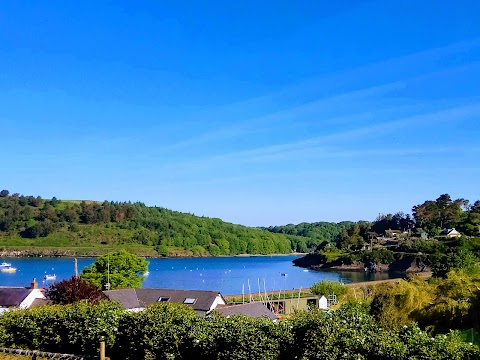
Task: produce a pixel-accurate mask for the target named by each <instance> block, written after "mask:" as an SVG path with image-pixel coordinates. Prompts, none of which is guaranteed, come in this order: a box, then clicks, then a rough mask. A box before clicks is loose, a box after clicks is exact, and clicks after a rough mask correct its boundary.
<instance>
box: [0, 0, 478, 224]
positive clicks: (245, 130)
mask: <svg viewBox="0 0 480 360" xmlns="http://www.w3.org/2000/svg"><path fill="white" fill-rule="evenodd" d="M479 24H480V2H478V1H476V0H474V1H468V0H465V1H449V0H446V1H433V0H431V1H428V0H426V1H410V0H406V1H401V2H391V1H386V0H385V1H383V0H382V1H329V2H327V1H278V0H276V1H261V2H258V1H256V2H254V1H237V2H232V1H206V2H203V1H202V2H199V1H176V2H173V1H171V2H166V1H153V0H151V1H134V2H133V1H83V2H65V1H21V2H20V1H8V0H7V1H2V2H1V4H0V126H1V127H0V128H1V130H2V136H1V140H0V151H1V153H2V155H3V156H2V161H1V164H0V186H1V187H2V188H5V189H9V190H10V191H11V192H20V193H22V194H27V195H30V194H32V195H41V196H42V197H52V196H56V197H58V198H60V199H93V200H105V199H107V200H118V201H128V200H132V201H136V200H138V201H142V202H145V203H146V204H148V205H158V206H164V207H167V208H170V209H173V210H178V211H185V212H190V213H194V214H196V215H205V216H211V217H219V218H221V219H224V220H226V221H231V222H235V223H241V224H245V225H253V226H264V225H280V224H287V223H299V222H303V221H308V222H312V221H341V220H359V219H366V220H373V219H374V218H375V217H376V216H377V215H378V214H379V213H389V212H396V211H405V212H409V211H410V209H411V207H412V206H413V205H415V204H418V203H421V202H423V201H424V200H427V199H435V198H436V197H438V196H439V195H440V194H443V193H449V194H451V195H452V197H453V198H458V197H463V198H467V199H470V200H477V199H480V189H479V187H478V179H479V178H480V165H479V160H478V159H479V155H480V143H479V141H478V139H479V137H480V25H479Z"/></svg>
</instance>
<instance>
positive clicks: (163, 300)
mask: <svg viewBox="0 0 480 360" xmlns="http://www.w3.org/2000/svg"><path fill="white" fill-rule="evenodd" d="M168 300H170V298H169V297H161V296H160V297H159V298H158V300H157V302H166V301H168Z"/></svg>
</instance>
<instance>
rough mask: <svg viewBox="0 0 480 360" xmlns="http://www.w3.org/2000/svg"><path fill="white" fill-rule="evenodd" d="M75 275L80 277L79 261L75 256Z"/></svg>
mask: <svg viewBox="0 0 480 360" xmlns="http://www.w3.org/2000/svg"><path fill="white" fill-rule="evenodd" d="M75 277H76V278H78V262H77V258H75Z"/></svg>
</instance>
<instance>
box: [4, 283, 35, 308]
mask: <svg viewBox="0 0 480 360" xmlns="http://www.w3.org/2000/svg"><path fill="white" fill-rule="evenodd" d="M31 291H32V290H31V289H27V288H24V287H0V306H3V307H10V306H20V304H21V303H22V301H23V300H25V298H26V297H27V296H28V295H29V294H30V292H31Z"/></svg>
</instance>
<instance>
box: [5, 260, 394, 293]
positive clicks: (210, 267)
mask: <svg viewBox="0 0 480 360" xmlns="http://www.w3.org/2000/svg"><path fill="white" fill-rule="evenodd" d="M296 258H297V257H294V256H271V257H270V256H255V257H221V258H188V259H149V260H148V261H149V262H150V265H149V269H148V270H149V272H150V274H149V275H148V276H146V279H145V281H144V282H143V287H145V288H171V289H195V290H219V291H220V292H221V293H222V294H225V295H230V294H241V293H242V287H244V288H245V293H248V292H249V290H248V289H249V288H248V283H250V291H251V292H252V293H253V292H258V291H259V283H260V291H262V292H263V291H264V290H265V288H266V290H267V291H278V290H284V289H287V290H289V289H293V288H295V289H298V288H308V287H310V286H311V285H312V284H313V283H315V282H318V281H321V280H323V279H327V280H331V281H343V282H345V283H349V282H359V281H368V280H380V279H388V278H389V277H392V275H391V274H390V275H389V274H365V273H363V272H330V271H311V270H310V271H305V270H304V269H302V268H298V267H295V266H293V265H292V260H293V259H296ZM3 261H6V262H9V263H11V264H12V266H13V267H16V268H17V272H16V273H13V274H8V273H0V286H29V285H30V282H31V281H32V279H33V278H36V279H37V281H38V282H39V283H40V284H41V286H44V287H47V286H49V285H50V284H51V283H52V281H43V277H44V276H45V274H56V275H57V281H60V280H62V279H68V278H70V277H71V276H72V275H73V272H74V261H73V259H71V258H0V262H3ZM93 262H95V259H94V258H79V259H78V270H79V271H81V270H82V269H83V268H84V267H86V266H89V265H91V264H92V263H93ZM284 274H286V275H284ZM393 276H395V275H393ZM397 276H399V275H397Z"/></svg>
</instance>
